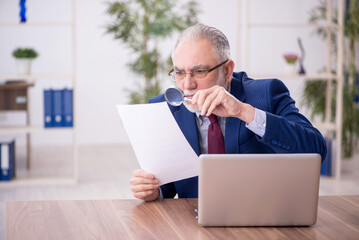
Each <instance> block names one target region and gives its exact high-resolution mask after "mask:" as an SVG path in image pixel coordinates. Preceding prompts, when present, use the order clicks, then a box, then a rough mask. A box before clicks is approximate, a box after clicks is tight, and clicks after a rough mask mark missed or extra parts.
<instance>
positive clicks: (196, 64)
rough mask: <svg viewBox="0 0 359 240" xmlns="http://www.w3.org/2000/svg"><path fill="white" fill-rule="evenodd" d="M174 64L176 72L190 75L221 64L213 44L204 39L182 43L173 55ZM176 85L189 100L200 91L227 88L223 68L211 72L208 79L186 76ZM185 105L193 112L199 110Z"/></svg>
mask: <svg viewBox="0 0 359 240" xmlns="http://www.w3.org/2000/svg"><path fill="white" fill-rule="evenodd" d="M173 64H174V71H185V72H186V73H189V72H191V71H192V70H195V69H203V70H208V69H211V68H213V67H214V66H216V65H218V64H219V62H218V61H217V59H216V55H215V52H214V49H213V47H212V45H211V43H210V42H209V41H208V40H207V39H202V40H199V41H195V40H186V41H183V42H181V43H180V44H179V45H178V46H177V48H176V50H175V52H174V54H173ZM176 83H177V86H178V87H179V88H180V89H181V90H182V91H183V92H184V94H185V96H186V97H188V98H192V96H193V95H194V94H195V93H196V92H197V91H198V90H202V89H207V88H210V87H213V86H214V85H220V86H223V87H225V88H227V87H226V85H227V84H226V80H225V74H224V72H223V66H222V67H219V68H217V69H215V70H213V71H211V72H209V73H208V75H207V76H206V77H204V78H200V79H197V78H196V77H192V76H191V75H190V74H186V76H185V77H184V78H183V79H181V80H176ZM185 105H186V107H187V108H188V110H190V111H192V112H196V111H198V110H199V109H197V108H196V106H193V105H191V104H188V103H186V102H185Z"/></svg>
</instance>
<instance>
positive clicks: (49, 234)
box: [6, 196, 359, 240]
mask: <svg viewBox="0 0 359 240" xmlns="http://www.w3.org/2000/svg"><path fill="white" fill-rule="evenodd" d="M196 207H197V199H170V200H163V201H161V202H159V201H157V202H151V203H143V202H142V201H139V200H89V201H37V202H36V201H31V202H7V203H6V224H7V226H6V229H7V239H9V240H10V239H11V240H13V239H61V240H62V239H359V196H325V197H320V199H319V209H318V221H317V224H316V225H314V226H312V227H278V228H273V227H250V228H246V227H229V228H221V227H216V228H203V227H201V226H200V225H198V223H197V221H196V219H195V212H194V209H195V208H196Z"/></svg>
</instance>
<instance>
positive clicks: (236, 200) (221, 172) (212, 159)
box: [198, 154, 321, 226]
mask: <svg viewBox="0 0 359 240" xmlns="http://www.w3.org/2000/svg"><path fill="white" fill-rule="evenodd" d="M199 158H200V172H199V182H198V223H199V224H200V225H202V226H309V225H314V224H315V223H316V220H317V211H318V191H319V179H320V166H321V156H320V155H319V154H203V155H200V157H199Z"/></svg>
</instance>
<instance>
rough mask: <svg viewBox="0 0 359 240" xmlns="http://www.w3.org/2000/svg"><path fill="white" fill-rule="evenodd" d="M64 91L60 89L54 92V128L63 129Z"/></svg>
mask: <svg viewBox="0 0 359 240" xmlns="http://www.w3.org/2000/svg"><path fill="white" fill-rule="evenodd" d="M62 93H63V91H62V90H60V89H54V90H52V126H53V127H62V116H63V97H62Z"/></svg>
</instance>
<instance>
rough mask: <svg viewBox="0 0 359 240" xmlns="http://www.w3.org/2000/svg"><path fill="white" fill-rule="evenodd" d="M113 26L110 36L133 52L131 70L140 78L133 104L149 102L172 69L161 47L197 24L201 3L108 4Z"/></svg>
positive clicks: (124, 0) (137, 0)
mask: <svg viewBox="0 0 359 240" xmlns="http://www.w3.org/2000/svg"><path fill="white" fill-rule="evenodd" d="M107 13H108V14H109V15H110V17H111V20H112V23H110V24H108V26H107V33H109V34H112V35H113V36H114V38H115V39H118V40H120V41H121V42H122V43H123V44H124V45H125V46H126V47H128V48H129V49H131V51H132V54H131V56H128V58H129V62H128V67H129V68H130V70H131V71H132V72H133V73H135V74H137V75H138V76H140V78H141V81H142V82H140V83H138V82H137V83H136V84H135V85H134V88H133V89H131V90H130V103H131V104H135V103H147V102H148V100H149V99H150V98H153V97H154V96H157V95H159V94H160V93H161V80H162V79H163V78H164V77H167V73H168V70H169V69H171V68H172V66H170V65H172V64H171V59H170V57H169V56H161V52H160V51H159V45H160V44H161V43H162V42H163V40H164V39H166V38H168V37H171V36H172V34H173V33H174V32H176V31H181V30H183V29H185V28H187V27H189V26H191V25H193V24H195V23H197V13H198V10H197V4H196V3H195V2H194V1H189V2H187V3H186V5H184V6H177V3H176V1H174V0H148V1H143V0H120V1H115V2H111V3H108V8H107Z"/></svg>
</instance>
